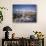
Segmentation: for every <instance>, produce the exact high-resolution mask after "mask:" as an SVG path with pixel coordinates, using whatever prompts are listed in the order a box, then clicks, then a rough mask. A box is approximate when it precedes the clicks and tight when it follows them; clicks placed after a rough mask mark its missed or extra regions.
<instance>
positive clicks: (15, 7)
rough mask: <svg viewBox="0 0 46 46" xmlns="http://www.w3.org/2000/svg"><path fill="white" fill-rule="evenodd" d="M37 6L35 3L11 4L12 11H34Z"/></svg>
mask: <svg viewBox="0 0 46 46" xmlns="http://www.w3.org/2000/svg"><path fill="white" fill-rule="evenodd" d="M36 10H37V6H36V5H20V4H19V5H13V12H15V11H32V12H36Z"/></svg>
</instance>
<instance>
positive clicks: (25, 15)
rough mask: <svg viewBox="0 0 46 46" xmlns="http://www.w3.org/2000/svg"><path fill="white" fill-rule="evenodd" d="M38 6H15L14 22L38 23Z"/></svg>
mask: <svg viewBox="0 0 46 46" xmlns="http://www.w3.org/2000/svg"><path fill="white" fill-rule="evenodd" d="M36 18H37V5H33V4H31V5H26V4H16V5H13V22H18V23H28V22H36V21H37V19H36Z"/></svg>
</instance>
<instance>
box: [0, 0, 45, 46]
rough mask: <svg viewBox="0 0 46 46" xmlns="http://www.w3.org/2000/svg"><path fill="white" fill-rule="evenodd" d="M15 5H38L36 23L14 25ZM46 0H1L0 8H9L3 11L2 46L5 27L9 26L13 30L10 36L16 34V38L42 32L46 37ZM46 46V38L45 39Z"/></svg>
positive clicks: (1, 26)
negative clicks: (13, 13) (13, 8)
mask: <svg viewBox="0 0 46 46" xmlns="http://www.w3.org/2000/svg"><path fill="white" fill-rule="evenodd" d="M13 4H37V22H36V23H13V22H12V5H13ZM45 4H46V0H5V1H4V0H0V6H4V7H6V8H8V11H7V10H6V9H5V10H3V22H2V23H0V46H1V42H2V40H1V39H2V38H4V32H3V27H4V26H7V25H9V26H10V27H11V28H12V31H11V32H10V36H11V34H12V33H13V32H15V34H16V35H15V36H16V37H22V36H23V37H29V36H30V35H31V34H33V30H34V31H41V32H42V33H43V34H44V35H45V37H46V5H45ZM45 45H46V38H45Z"/></svg>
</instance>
